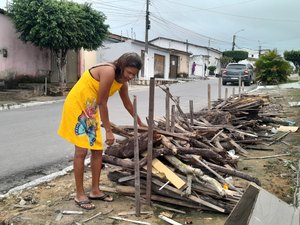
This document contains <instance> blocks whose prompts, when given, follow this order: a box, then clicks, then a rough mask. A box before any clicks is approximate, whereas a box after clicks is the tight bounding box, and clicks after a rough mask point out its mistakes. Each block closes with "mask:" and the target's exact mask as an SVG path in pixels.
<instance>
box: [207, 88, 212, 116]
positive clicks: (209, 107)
mask: <svg viewBox="0 0 300 225" xmlns="http://www.w3.org/2000/svg"><path fill="white" fill-rule="evenodd" d="M207 108H208V110H210V109H211V88H210V84H208V85H207Z"/></svg>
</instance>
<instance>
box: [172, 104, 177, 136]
mask: <svg viewBox="0 0 300 225" xmlns="http://www.w3.org/2000/svg"><path fill="white" fill-rule="evenodd" d="M175 113H176V112H175V105H172V109H171V132H172V133H174V130H175Z"/></svg>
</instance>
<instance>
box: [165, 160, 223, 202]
mask: <svg viewBox="0 0 300 225" xmlns="http://www.w3.org/2000/svg"><path fill="white" fill-rule="evenodd" d="M164 157H165V158H166V159H167V160H168V161H169V162H170V163H171V164H172V165H173V166H174V167H176V168H177V169H178V170H180V171H181V172H182V173H184V174H186V175H188V174H194V175H196V176H197V177H198V178H199V179H201V180H203V181H205V182H208V183H210V184H211V185H212V186H213V187H214V189H215V190H216V191H217V192H218V193H219V195H220V196H224V195H225V193H224V190H223V187H222V185H221V184H220V183H219V182H218V181H217V180H215V179H214V178H212V177H209V176H207V175H206V174H204V173H203V172H202V171H201V170H200V169H198V168H193V167H191V166H189V165H186V164H184V163H183V162H181V161H180V160H179V159H177V158H176V157H174V156H170V155H166V156H164Z"/></svg>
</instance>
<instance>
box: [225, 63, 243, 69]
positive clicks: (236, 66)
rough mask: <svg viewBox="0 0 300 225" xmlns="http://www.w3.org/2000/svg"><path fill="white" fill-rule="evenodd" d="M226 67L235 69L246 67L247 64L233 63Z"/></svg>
mask: <svg viewBox="0 0 300 225" xmlns="http://www.w3.org/2000/svg"><path fill="white" fill-rule="evenodd" d="M226 69H235V70H238V69H239V70H240V69H246V65H243V64H231V65H228V66H227V68H226Z"/></svg>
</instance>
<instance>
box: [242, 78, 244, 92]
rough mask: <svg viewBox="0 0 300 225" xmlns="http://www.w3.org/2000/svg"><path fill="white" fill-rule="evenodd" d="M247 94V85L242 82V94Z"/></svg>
mask: <svg viewBox="0 0 300 225" xmlns="http://www.w3.org/2000/svg"><path fill="white" fill-rule="evenodd" d="M244 92H245V83H244V81H242V93H244Z"/></svg>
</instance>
